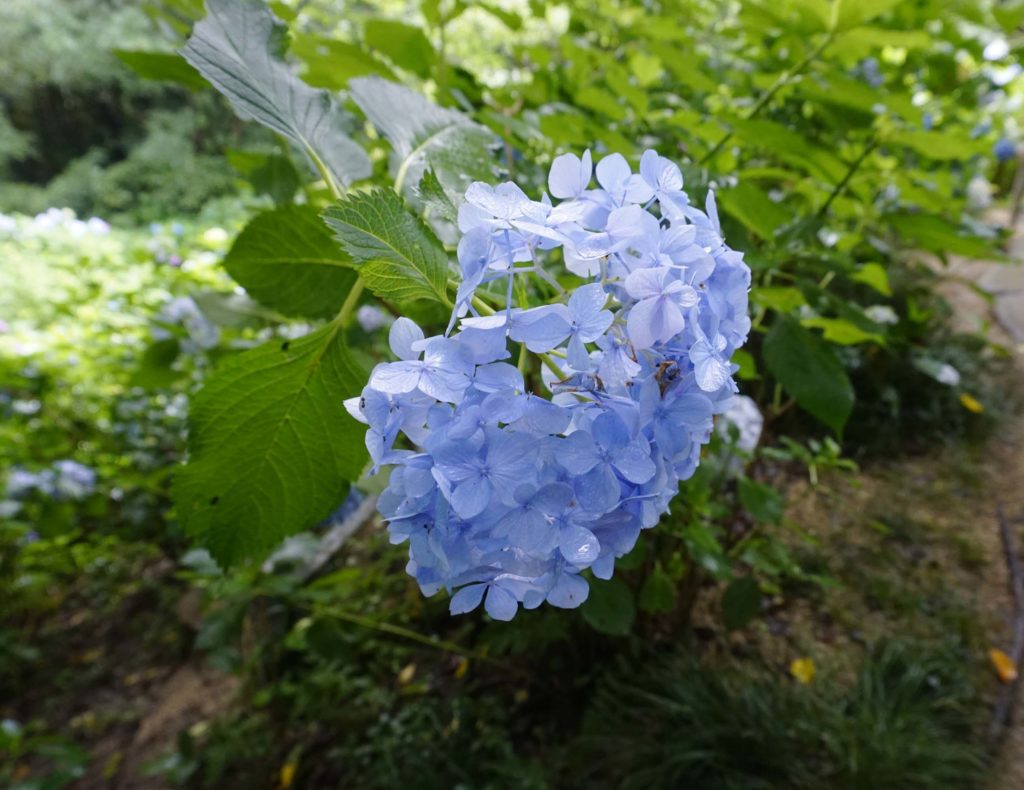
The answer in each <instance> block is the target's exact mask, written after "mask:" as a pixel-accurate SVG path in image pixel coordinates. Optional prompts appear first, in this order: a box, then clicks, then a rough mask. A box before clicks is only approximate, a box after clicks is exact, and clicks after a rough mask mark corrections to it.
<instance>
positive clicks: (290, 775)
mask: <svg viewBox="0 0 1024 790" xmlns="http://www.w3.org/2000/svg"><path fill="white" fill-rule="evenodd" d="M296 768H298V766H297V765H296V764H295V763H293V762H287V763H285V764H284V765H282V766H281V773H280V774H278V777H277V786H278V787H279V788H281V790H287V789H288V788H289V787H291V786H292V782H294V781H295V770H296Z"/></svg>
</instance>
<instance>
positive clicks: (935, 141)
mask: <svg viewBox="0 0 1024 790" xmlns="http://www.w3.org/2000/svg"><path fill="white" fill-rule="evenodd" d="M888 142H889V143H895V144H897V145H905V146H907V148H911V149H913V150H914V151H916V152H917V153H919V154H921V155H922V156H926V157H928V158H929V159H936V160H938V161H943V162H951V161H957V160H965V159H970V158H971V157H972V156H974V155H975V154H978V153H981V151H982V150H983V149H982V147H981V144H980V143H978V142H977V141H976V140H972V139H971V138H970V137H968V136H967V135H964V134H957V133H955V132H952V131H939V130H936V131H931V132H926V131H924V130H921V129H918V130H914V131H900V132H893V133H892V134H890V135H889V137H888Z"/></svg>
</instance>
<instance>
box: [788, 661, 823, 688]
mask: <svg viewBox="0 0 1024 790" xmlns="http://www.w3.org/2000/svg"><path fill="white" fill-rule="evenodd" d="M817 671H818V670H817V667H815V666H814V659H813V658H797V659H794V660H793V663H791V664H790V665H789V672H790V674H791V675H792V676H793V677H795V678H796V679H797V681H799V682H800V683H810V682H811V681H812V680H814V673H815V672H817Z"/></svg>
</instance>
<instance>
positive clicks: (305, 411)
mask: <svg viewBox="0 0 1024 790" xmlns="http://www.w3.org/2000/svg"><path fill="white" fill-rule="evenodd" d="M365 380H366V377H365V373H364V371H362V370H361V369H360V368H359V366H358V365H357V364H356V363H355V362H354V360H353V358H352V356H351V355H350V353H349V351H348V349H347V348H346V347H345V344H344V339H343V337H342V332H341V330H340V329H339V328H338V326H337V325H335V324H331V325H329V326H326V327H324V328H323V329H320V330H318V331H316V332H313V333H311V334H308V335H306V336H305V337H301V338H299V339H298V340H291V341H284V342H282V341H279V340H275V341H272V342H270V343H267V344H265V345H263V346H259V347H258V348H255V349H252V350H250V351H246V352H244V353H242V354H239V355H238V356H236V357H233V358H232V359H230V360H229V361H228V362H227V363H225V364H224V366H223V367H221V368H220V369H219V370H217V371H216V373H215V374H214V375H213V376H212V377H211V378H210V379H209V380H208V382H207V383H206V386H205V387H204V388H203V389H202V390H200V392H199V393H198V394H197V395H196V397H195V398H194V399H193V402H192V411H191V415H190V421H189V460H188V463H187V464H186V465H185V466H184V467H182V468H181V469H179V470H178V472H177V474H176V475H175V482H174V491H173V493H174V501H175V504H176V506H177V511H178V518H179V519H180V520H181V522H182V525H183V526H184V528H185V530H186V531H187V532H188V534H189V535H191V536H193V537H194V538H196V539H197V540H199V541H200V542H201V543H202V544H203V545H204V546H206V547H207V548H208V549H209V550H210V553H211V554H212V555H213V556H214V557H215V558H216V559H217V561H218V562H220V563H221V564H224V565H226V564H231V563H234V562H237V561H238V560H241V559H243V558H246V557H253V556H259V555H261V554H264V553H266V552H267V551H269V550H270V549H272V548H274V546H276V545H277V544H278V543H279V542H280V541H281V540H282V539H283V538H285V537H286V536H288V535H290V534H293V533H295V532H298V531H299V530H301V529H305V528H307V527H310V526H312V525H314V524H316V523H317V522H318V521H320V520H321V519H322V518H324V517H325V516H326V515H327V514H328V513H330V512H331V510H332V509H333V508H335V507H336V506H337V505H338V503H339V502H340V501H341V499H342V497H343V496H344V493H345V490H346V486H347V481H350V480H354V479H355V478H356V477H357V476H358V475H359V474H360V472H361V471H362V468H363V465H364V464H365V461H366V451H365V449H364V448H363V440H362V437H363V428H362V426H360V425H359V423H357V422H356V421H355V420H353V419H352V418H351V417H350V416H349V415H348V413H347V412H346V410H345V407H344V406H343V405H342V401H343V400H344V399H345V398H346V397H349V396H353V395H356V394H358V392H359V391H360V389H361V388H362V386H363V384H364V383H365Z"/></svg>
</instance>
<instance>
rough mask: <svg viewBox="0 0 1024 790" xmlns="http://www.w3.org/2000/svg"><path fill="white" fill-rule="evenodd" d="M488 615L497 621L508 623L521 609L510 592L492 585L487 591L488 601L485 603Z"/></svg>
mask: <svg viewBox="0 0 1024 790" xmlns="http://www.w3.org/2000/svg"><path fill="white" fill-rule="evenodd" d="M484 608H485V609H486V610H487V614H489V615H490V616H491V617H493V618H494V619H495V620H502V621H504V622H507V621H509V620H511V619H512V618H513V617H515V616H516V611H518V609H519V602H518V601H516V599H515V596H513V595H512V593H510V592H509V591H508V590H504V589H502V588H501V587H498V586H497V585H494V584H492V585H491V586H490V588H489V589H488V590H487V600H486V602H485V603H484Z"/></svg>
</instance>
